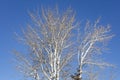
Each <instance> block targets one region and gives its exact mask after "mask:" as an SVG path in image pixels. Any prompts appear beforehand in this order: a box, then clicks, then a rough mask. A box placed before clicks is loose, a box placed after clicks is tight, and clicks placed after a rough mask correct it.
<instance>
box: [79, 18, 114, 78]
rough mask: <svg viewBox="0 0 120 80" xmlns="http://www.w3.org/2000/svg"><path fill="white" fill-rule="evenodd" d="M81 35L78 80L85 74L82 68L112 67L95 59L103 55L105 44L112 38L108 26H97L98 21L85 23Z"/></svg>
mask: <svg viewBox="0 0 120 80" xmlns="http://www.w3.org/2000/svg"><path fill="white" fill-rule="evenodd" d="M79 32H80V31H79ZM78 34H80V33H78ZM81 34H82V35H80V36H78V38H80V39H79V40H78V41H79V45H78V64H79V70H78V71H79V72H78V74H77V76H78V78H79V79H78V80H82V74H84V72H86V71H84V70H85V69H83V68H84V66H88V65H94V66H98V67H106V66H113V65H111V64H108V63H105V62H100V61H98V58H95V57H97V55H99V54H101V53H103V50H105V42H106V41H108V40H109V39H111V38H112V37H113V35H112V34H110V26H109V25H107V26H102V25H99V19H98V20H96V21H95V23H94V24H91V23H90V21H87V23H86V26H85V28H84V32H83V33H81Z"/></svg>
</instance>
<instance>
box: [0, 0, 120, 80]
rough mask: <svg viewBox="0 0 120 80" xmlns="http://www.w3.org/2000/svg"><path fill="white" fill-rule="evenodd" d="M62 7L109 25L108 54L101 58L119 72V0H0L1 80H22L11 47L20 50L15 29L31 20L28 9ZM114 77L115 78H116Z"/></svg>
mask: <svg viewBox="0 0 120 80" xmlns="http://www.w3.org/2000/svg"><path fill="white" fill-rule="evenodd" d="M55 5H58V8H59V9H65V8H67V7H69V6H71V7H72V9H73V10H74V11H75V12H76V19H77V20H86V19H89V20H91V21H94V20H96V19H97V18H98V17H100V16H101V17H102V18H101V24H103V25H104V24H110V25H111V29H112V33H113V34H115V37H114V38H113V39H112V40H111V41H110V42H109V44H108V48H109V49H110V50H109V52H110V53H109V54H105V55H104V58H105V59H106V60H107V61H108V62H110V63H112V64H115V65H116V66H117V67H118V68H117V70H116V73H120V68H119V67H120V62H119V61H120V31H119V30H120V0H0V80H21V79H22V78H20V76H21V75H20V74H19V73H18V72H17V71H16V70H15V66H14V63H13V61H12V59H13V56H12V54H11V52H12V50H13V49H15V48H16V49H18V50H19V49H23V48H22V46H20V44H19V43H17V41H16V39H15V35H14V32H18V33H19V32H20V31H21V27H22V28H24V27H25V26H26V24H27V23H29V22H30V18H29V16H28V11H34V10H36V9H37V8H38V7H41V6H43V7H54V6H55ZM119 79H120V77H119V76H117V77H116V79H115V80H119Z"/></svg>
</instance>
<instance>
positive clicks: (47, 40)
mask: <svg viewBox="0 0 120 80" xmlns="http://www.w3.org/2000/svg"><path fill="white" fill-rule="evenodd" d="M30 16H31V18H32V20H33V22H34V23H33V24H32V25H28V27H27V30H25V31H23V35H24V37H22V38H20V40H22V41H24V43H25V44H26V45H27V46H28V48H29V53H30V54H29V56H22V55H21V53H19V52H17V51H15V52H14V53H15V54H16V55H17V58H18V60H20V62H18V63H19V64H20V65H19V66H18V69H19V70H20V71H22V72H23V73H25V75H26V76H28V77H32V78H33V79H35V80H41V79H42V80H43V79H44V80H60V79H62V77H61V74H62V73H64V74H65V71H64V70H62V69H63V68H64V67H65V66H66V65H67V64H68V62H69V61H70V59H71V58H72V57H73V55H75V52H74V51H75V50H74V48H73V47H72V45H73V43H72V42H71V41H72V36H71V33H72V30H73V28H75V27H76V26H77V23H75V19H74V18H75V15H74V13H73V11H72V10H71V9H68V10H66V11H65V12H64V13H63V14H60V13H59V12H58V9H55V10H53V11H52V10H50V9H48V10H45V9H42V12H41V15H40V14H39V12H37V14H32V13H30ZM33 26H34V27H33ZM60 73H61V74H60Z"/></svg>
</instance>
